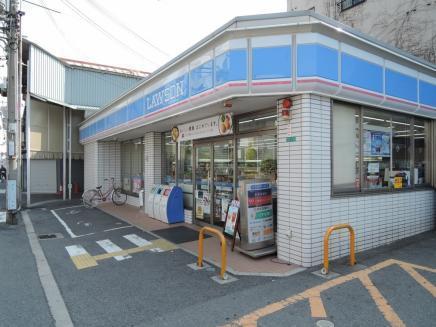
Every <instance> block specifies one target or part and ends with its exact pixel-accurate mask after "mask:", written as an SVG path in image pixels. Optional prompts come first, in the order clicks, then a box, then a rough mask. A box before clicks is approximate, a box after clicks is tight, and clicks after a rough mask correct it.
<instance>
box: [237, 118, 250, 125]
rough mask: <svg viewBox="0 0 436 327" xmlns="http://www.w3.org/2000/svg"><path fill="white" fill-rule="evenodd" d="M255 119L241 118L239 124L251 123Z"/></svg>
mask: <svg viewBox="0 0 436 327" xmlns="http://www.w3.org/2000/svg"><path fill="white" fill-rule="evenodd" d="M252 121H253V119H249V120H240V121H239V124H247V123H251V122H252Z"/></svg>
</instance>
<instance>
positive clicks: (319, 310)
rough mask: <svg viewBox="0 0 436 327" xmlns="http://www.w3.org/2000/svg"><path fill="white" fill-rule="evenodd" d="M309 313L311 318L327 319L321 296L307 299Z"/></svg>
mask: <svg viewBox="0 0 436 327" xmlns="http://www.w3.org/2000/svg"><path fill="white" fill-rule="evenodd" d="M309 305H310V312H311V314H312V317H313V318H327V313H326V311H325V308H324V304H323V303H322V299H321V294H320V293H318V294H317V295H315V296H311V297H309Z"/></svg>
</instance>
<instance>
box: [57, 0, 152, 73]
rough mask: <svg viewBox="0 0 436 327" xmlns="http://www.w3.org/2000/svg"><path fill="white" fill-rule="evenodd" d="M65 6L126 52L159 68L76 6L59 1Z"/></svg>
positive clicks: (63, 0)
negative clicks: (122, 47)
mask: <svg viewBox="0 0 436 327" xmlns="http://www.w3.org/2000/svg"><path fill="white" fill-rule="evenodd" d="M61 1H62V2H63V3H64V4H65V5H66V6H68V7H69V8H70V9H71V10H72V11H74V13H76V14H77V15H78V16H79V17H80V18H82V19H83V20H85V21H86V22H87V23H89V24H91V25H93V26H94V27H95V28H97V29H98V30H99V31H100V32H101V33H103V34H104V35H106V36H107V37H108V38H110V39H112V40H113V41H116V42H118V43H119V44H121V45H123V46H124V47H125V48H126V49H127V50H129V51H130V52H132V53H134V54H135V55H136V56H138V57H140V58H141V59H145V60H147V61H148V62H150V63H152V64H153V65H155V66H159V64H157V63H156V62H154V61H153V60H151V59H148V58H147V57H145V56H144V55H143V54H142V53H140V52H138V51H136V50H135V49H133V48H132V47H130V46H129V45H128V44H126V43H125V42H123V41H121V40H120V39H118V38H117V37H115V36H114V35H113V34H111V33H110V32H108V31H107V30H105V29H104V28H103V27H102V26H100V25H99V24H97V23H96V22H95V21H94V20H92V19H91V18H89V17H88V16H87V15H85V14H84V13H83V12H82V11H81V10H80V9H78V8H77V7H76V6H74V5H73V4H72V3H71V2H70V1H68V0H61Z"/></svg>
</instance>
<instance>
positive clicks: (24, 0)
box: [23, 0, 61, 14]
mask: <svg viewBox="0 0 436 327" xmlns="http://www.w3.org/2000/svg"><path fill="white" fill-rule="evenodd" d="M23 2H27V3H28V4H31V5H33V6H36V7H40V8H43V9H46V10H49V11H53V12H55V13H58V14H61V12H60V11H57V10H54V9H51V8H49V7H46V6H42V5H39V4H37V3H34V2H32V1H28V0H23Z"/></svg>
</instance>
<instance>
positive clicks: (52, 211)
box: [50, 210, 84, 238]
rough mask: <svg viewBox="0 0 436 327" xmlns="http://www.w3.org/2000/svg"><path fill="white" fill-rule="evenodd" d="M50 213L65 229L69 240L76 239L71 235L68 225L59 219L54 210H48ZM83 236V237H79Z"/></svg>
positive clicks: (74, 235)
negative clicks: (69, 237)
mask: <svg viewBox="0 0 436 327" xmlns="http://www.w3.org/2000/svg"><path fill="white" fill-rule="evenodd" d="M50 212H51V213H52V214H53V216H55V218H56V219H57V220H58V221H59V223H60V224H61V225H62V226H63V227H64V228H65V230H66V231H67V233H68V234H69V235H70V236H71V238H76V237H77V235H76V234H74V233H73V231H72V230H71V228H70V227H68V225H67V224H66V222H65V221H63V220H62V218H61V217H59V215H58V214H57V213H56V212H55V211H54V210H50ZM81 236H84V235H81Z"/></svg>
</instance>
